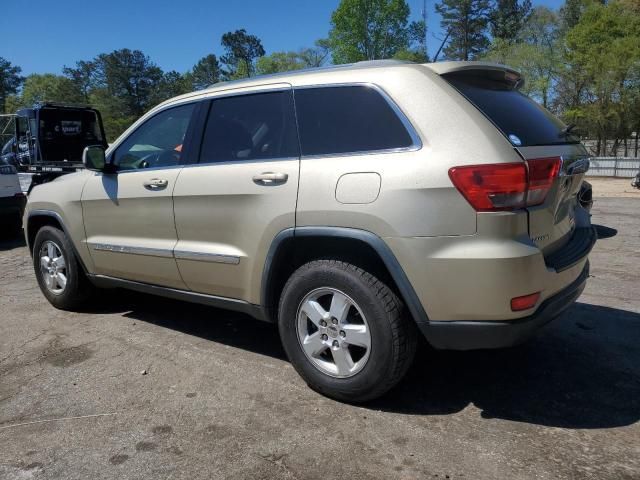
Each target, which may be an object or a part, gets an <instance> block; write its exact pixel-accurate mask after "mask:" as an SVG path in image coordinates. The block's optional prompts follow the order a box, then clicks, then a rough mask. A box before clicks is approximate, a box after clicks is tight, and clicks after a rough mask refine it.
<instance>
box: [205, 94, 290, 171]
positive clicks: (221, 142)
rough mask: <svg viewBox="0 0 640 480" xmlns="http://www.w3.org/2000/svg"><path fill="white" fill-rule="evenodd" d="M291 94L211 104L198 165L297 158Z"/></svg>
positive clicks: (223, 100)
mask: <svg viewBox="0 0 640 480" xmlns="http://www.w3.org/2000/svg"><path fill="white" fill-rule="evenodd" d="M298 150H299V149H298V138H297V134H296V127H295V118H294V113H293V99H292V94H291V91H289V90H287V91H281V92H268V93H255V94H249V95H237V96H231V97H224V98H219V99H217V100H213V101H212V102H211V110H210V111H209V117H208V119H207V125H206V127H205V132H204V137H203V139H202V148H201V151H200V162H201V163H211V162H229V161H251V160H261V159H262V160H266V159H278V158H292V157H298V156H299V152H298Z"/></svg>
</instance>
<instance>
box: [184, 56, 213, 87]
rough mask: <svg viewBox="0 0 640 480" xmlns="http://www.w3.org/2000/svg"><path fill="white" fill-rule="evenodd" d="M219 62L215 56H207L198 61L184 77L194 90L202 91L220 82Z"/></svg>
mask: <svg viewBox="0 0 640 480" xmlns="http://www.w3.org/2000/svg"><path fill="white" fill-rule="evenodd" d="M221 73H222V72H221V71H220V62H218V57H216V56H215V55H213V54H211V55H207V56H206V57H203V58H201V59H200V60H198V63H196V64H195V65H194V66H193V68H192V69H191V72H189V73H188V74H187V75H186V77H187V79H188V80H189V81H190V82H191V85H192V88H193V89H194V90H202V89H204V88H207V87H209V86H211V85H213V84H214V83H218V82H219V81H220V76H221Z"/></svg>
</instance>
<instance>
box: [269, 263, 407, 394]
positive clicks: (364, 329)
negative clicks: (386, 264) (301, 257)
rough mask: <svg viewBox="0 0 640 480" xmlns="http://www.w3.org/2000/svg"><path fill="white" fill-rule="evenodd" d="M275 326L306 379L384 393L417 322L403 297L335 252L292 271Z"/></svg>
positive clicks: (333, 388) (328, 390)
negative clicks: (332, 256) (339, 258)
mask: <svg viewBox="0 0 640 480" xmlns="http://www.w3.org/2000/svg"><path fill="white" fill-rule="evenodd" d="M279 329H280V336H281V338H282V342H283V345H284V348H285V350H286V352H287V355H288V357H289V359H290V361H291V363H292V364H293V366H294V368H295V369H296V371H297V372H298V373H299V374H300V375H301V376H302V378H303V379H304V380H305V381H306V382H307V383H308V384H309V386H310V387H311V388H313V389H314V390H316V391H318V392H320V393H322V394H324V395H327V396H329V397H333V398H336V399H338V400H343V401H347V402H364V401H367V400H372V399H374V398H377V397H379V396H381V395H383V394H384V393H386V392H387V391H388V390H389V389H390V388H392V387H393V386H394V385H395V384H396V383H397V382H398V381H400V379H401V378H402V377H403V376H404V374H405V372H406V370H407V369H408V367H409V366H410V365H411V362H412V360H413V356H414V354H415V349H416V331H415V326H414V325H413V322H411V321H410V319H409V318H408V317H407V315H406V314H405V311H404V306H403V304H402V302H401V301H400V299H399V298H398V297H397V296H396V295H395V294H394V293H393V292H392V291H391V289H389V287H387V286H386V285H385V284H384V283H382V282H381V281H380V280H378V279H377V278H376V277H374V276H373V275H371V274H369V273H368V272H366V271H364V270H362V269H360V268H358V267H356V266H354V265H351V264H349V263H345V262H340V261H336V260H317V261H313V262H310V263H308V264H306V265H303V266H302V267H300V268H299V269H298V270H297V271H296V272H294V274H293V275H292V276H291V278H290V279H289V281H288V282H287V284H286V285H285V287H284V290H283V293H282V296H281V300H280V308H279Z"/></svg>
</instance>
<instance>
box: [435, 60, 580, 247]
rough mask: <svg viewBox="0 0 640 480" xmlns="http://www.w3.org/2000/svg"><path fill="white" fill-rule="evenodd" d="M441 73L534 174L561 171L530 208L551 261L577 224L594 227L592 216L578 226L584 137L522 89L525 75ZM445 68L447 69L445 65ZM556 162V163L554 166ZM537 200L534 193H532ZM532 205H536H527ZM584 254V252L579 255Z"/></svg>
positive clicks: (484, 69) (534, 235)
mask: <svg viewBox="0 0 640 480" xmlns="http://www.w3.org/2000/svg"><path fill="white" fill-rule="evenodd" d="M458 65H459V68H450V69H445V70H444V71H440V72H438V73H441V75H442V77H443V78H444V79H445V80H447V81H448V82H449V83H450V84H451V85H452V86H453V87H455V88H456V89H457V90H458V91H459V92H460V93H461V94H462V95H463V96H465V97H466V98H467V99H468V100H469V101H470V102H471V103H472V104H473V105H475V107H476V108H478V109H479V110H480V111H481V112H482V113H483V114H484V115H485V116H486V117H487V118H488V119H489V120H490V121H491V122H492V123H493V124H494V125H495V126H496V128H497V129H498V130H500V132H501V133H502V134H503V135H504V136H505V137H506V138H507V139H508V141H509V142H510V143H511V144H512V145H513V148H514V149H515V150H516V151H517V152H518V154H519V155H520V156H521V157H522V158H523V159H524V160H525V161H526V162H527V164H528V168H529V171H530V172H531V170H532V167H531V166H532V165H533V164H534V163H535V162H536V161H538V162H539V161H540V160H541V159H544V160H543V162H546V163H547V164H551V163H552V162H553V159H557V167H558V169H557V171H558V173H557V174H556V175H555V178H554V179H553V181H552V183H551V186H550V188H549V190H548V193H547V194H546V197H545V198H544V201H542V203H539V204H537V205H535V206H531V205H529V206H527V208H526V210H527V212H528V218H529V236H530V237H531V239H532V240H533V241H534V242H535V243H536V245H537V246H538V247H539V248H540V249H541V250H542V252H543V254H544V256H545V258H551V257H552V256H553V254H554V253H555V252H558V253H559V250H561V249H563V248H564V247H566V246H567V244H568V243H569V242H570V240H571V239H572V238H573V236H574V233H575V230H576V225H577V226H578V227H581V226H582V227H585V228H586V229H588V232H587V234H588V235H590V232H591V228H590V226H589V221H588V216H584V215H581V217H580V219H579V221H578V222H576V214H578V215H580V214H579V212H577V211H576V209H577V207H578V205H579V204H578V192H579V190H580V185H581V183H582V179H583V177H584V174H585V172H586V170H587V169H588V165H589V162H588V158H587V157H588V155H587V152H586V150H585V148H584V147H583V146H582V144H581V143H580V141H579V138H578V137H577V136H575V135H574V134H572V133H571V128H568V127H567V126H566V125H565V124H564V123H563V122H562V121H560V120H559V119H558V118H556V117H555V116H554V115H553V114H551V113H550V112H549V111H548V110H546V109H545V108H543V107H542V106H540V105H539V104H537V103H536V102H535V101H533V100H532V99H531V98H529V97H527V96H526V95H524V94H523V93H521V92H520V91H519V88H520V87H521V86H522V84H523V82H522V79H521V78H520V75H519V74H518V73H517V72H515V71H513V70H511V69H509V68H506V67H502V66H496V65H490V66H487V65H486V64H478V65H477V67H476V68H473V64H469V63H465V64H458ZM441 68H442V67H441ZM550 162H551V163H550ZM528 195H529V196H530V197H531V196H532V191H531V190H530V191H529V194H528ZM527 203H528V204H532V203H536V202H535V201H534V202H527ZM578 253H581V252H578Z"/></svg>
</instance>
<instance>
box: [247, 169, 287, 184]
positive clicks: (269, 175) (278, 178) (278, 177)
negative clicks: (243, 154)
mask: <svg viewBox="0 0 640 480" xmlns="http://www.w3.org/2000/svg"><path fill="white" fill-rule="evenodd" d="M288 178H289V175H287V174H286V173H273V172H264V173H261V174H260V175H254V176H253V182H254V183H257V184H258V185H280V184H282V183H286V182H287V179H288Z"/></svg>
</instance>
